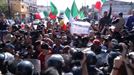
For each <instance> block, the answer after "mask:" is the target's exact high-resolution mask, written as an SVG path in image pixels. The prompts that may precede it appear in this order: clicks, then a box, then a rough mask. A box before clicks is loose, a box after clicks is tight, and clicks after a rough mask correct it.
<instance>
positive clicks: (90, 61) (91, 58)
mask: <svg viewBox="0 0 134 75" xmlns="http://www.w3.org/2000/svg"><path fill="white" fill-rule="evenodd" d="M86 54H87V65H88V66H91V65H96V63H97V57H96V54H95V53H94V52H93V51H88V52H87V53H86Z"/></svg>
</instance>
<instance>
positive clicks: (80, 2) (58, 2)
mask: <svg viewBox="0 0 134 75" xmlns="http://www.w3.org/2000/svg"><path fill="white" fill-rule="evenodd" d="M50 1H51V2H53V3H54V4H55V6H56V7H57V8H58V10H60V11H64V10H65V9H66V8H67V7H69V8H70V9H71V6H72V3H73V1H74V0H37V4H38V5H44V6H49V5H50ZM96 1H101V0H75V2H76V5H77V7H78V9H80V8H81V6H85V5H88V6H89V7H91V6H92V4H95V3H96ZM120 1H126V2H131V1H133V2H134V0H120Z"/></svg>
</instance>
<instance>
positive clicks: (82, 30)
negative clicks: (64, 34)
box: [70, 21, 91, 35]
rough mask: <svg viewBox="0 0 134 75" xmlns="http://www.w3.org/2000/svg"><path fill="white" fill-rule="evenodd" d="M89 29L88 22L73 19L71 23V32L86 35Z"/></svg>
mask: <svg viewBox="0 0 134 75" xmlns="http://www.w3.org/2000/svg"><path fill="white" fill-rule="evenodd" d="M90 31H91V24H90V23H88V22H80V21H75V22H72V23H71V28H70V32H71V34H78V35H88V34H89V33H90Z"/></svg>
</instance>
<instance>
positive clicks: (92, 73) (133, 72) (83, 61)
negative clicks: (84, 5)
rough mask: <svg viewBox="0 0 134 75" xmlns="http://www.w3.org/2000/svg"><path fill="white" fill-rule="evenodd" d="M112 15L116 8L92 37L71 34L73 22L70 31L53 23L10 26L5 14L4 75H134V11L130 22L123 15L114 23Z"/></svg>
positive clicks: (0, 41) (0, 53)
mask: <svg viewBox="0 0 134 75" xmlns="http://www.w3.org/2000/svg"><path fill="white" fill-rule="evenodd" d="M111 12H112V5H110V11H109V13H108V12H107V11H106V12H104V17H102V18H101V19H100V20H99V23H97V24H94V25H91V27H92V30H93V31H92V32H90V34H89V35H77V34H71V33H70V26H71V23H69V22H68V23H67V24H66V26H67V28H66V29H63V28H62V27H61V26H60V25H59V23H58V22H53V23H52V22H51V21H47V23H46V24H45V25H44V23H43V21H41V23H40V24H39V25H37V28H35V27H34V25H33V24H31V25H29V24H25V25H18V24H15V25H7V24H6V22H5V15H4V14H1V15H0V71H1V74H2V75H134V39H133V37H134V34H133V26H134V10H133V11H132V16H130V17H129V18H128V20H127V22H125V20H124V18H123V13H119V16H118V17H116V18H114V19H111ZM30 60H35V61H34V62H31V61H30ZM36 61H38V64H34V63H36Z"/></svg>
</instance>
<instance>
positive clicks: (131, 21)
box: [126, 10, 134, 31]
mask: <svg viewBox="0 0 134 75" xmlns="http://www.w3.org/2000/svg"><path fill="white" fill-rule="evenodd" d="M133 26H134V10H133V11H132V16H130V17H129V18H128V20H127V24H126V27H127V29H128V31H131V30H132V29H133Z"/></svg>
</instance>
